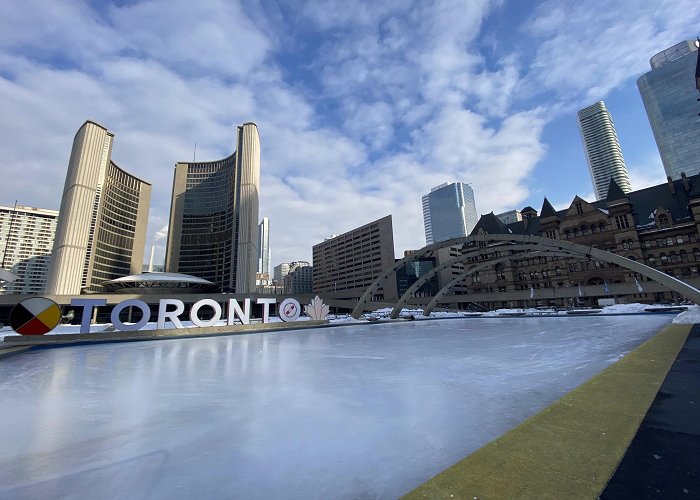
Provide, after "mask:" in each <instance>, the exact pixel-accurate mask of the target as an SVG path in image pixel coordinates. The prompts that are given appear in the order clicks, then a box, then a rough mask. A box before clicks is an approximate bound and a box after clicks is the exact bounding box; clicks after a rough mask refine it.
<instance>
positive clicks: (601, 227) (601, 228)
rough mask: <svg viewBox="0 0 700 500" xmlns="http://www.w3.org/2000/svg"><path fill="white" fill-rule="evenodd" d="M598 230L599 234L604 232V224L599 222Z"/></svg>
mask: <svg viewBox="0 0 700 500" xmlns="http://www.w3.org/2000/svg"><path fill="white" fill-rule="evenodd" d="M598 229H600V232H601V233H602V232H603V231H605V222H601V223H600V224H598Z"/></svg>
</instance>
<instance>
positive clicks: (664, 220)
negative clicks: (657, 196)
mask: <svg viewBox="0 0 700 500" xmlns="http://www.w3.org/2000/svg"><path fill="white" fill-rule="evenodd" d="M659 227H660V228H661V229H666V228H668V227H671V226H670V225H669V223H668V215H666V214H661V215H659Z"/></svg>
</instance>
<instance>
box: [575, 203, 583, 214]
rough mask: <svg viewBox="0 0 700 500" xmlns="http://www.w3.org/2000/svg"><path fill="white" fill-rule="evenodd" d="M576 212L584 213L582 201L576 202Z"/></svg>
mask: <svg viewBox="0 0 700 500" xmlns="http://www.w3.org/2000/svg"><path fill="white" fill-rule="evenodd" d="M576 213H577V214H582V213H583V207H582V206H581V204H580V203H577V204H576Z"/></svg>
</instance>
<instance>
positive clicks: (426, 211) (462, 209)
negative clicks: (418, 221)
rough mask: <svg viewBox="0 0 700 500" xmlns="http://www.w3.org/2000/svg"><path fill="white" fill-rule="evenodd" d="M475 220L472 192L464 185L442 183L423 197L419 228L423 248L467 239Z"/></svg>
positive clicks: (459, 183)
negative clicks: (454, 239)
mask: <svg viewBox="0 0 700 500" xmlns="http://www.w3.org/2000/svg"><path fill="white" fill-rule="evenodd" d="M476 221H477V217H476V204H475V203H474V191H473V190H472V188H471V187H469V185H468V184H463V183H461V182H453V183H450V184H448V183H444V184H441V185H439V186H436V187H434V188H433V189H431V190H430V193H428V194H426V195H425V196H423V225H424V227H425V242H426V244H427V245H430V244H432V243H437V242H439V241H445V240H449V239H451V238H457V237H459V236H468V235H469V233H470V232H471V231H472V229H474V226H475V225H476Z"/></svg>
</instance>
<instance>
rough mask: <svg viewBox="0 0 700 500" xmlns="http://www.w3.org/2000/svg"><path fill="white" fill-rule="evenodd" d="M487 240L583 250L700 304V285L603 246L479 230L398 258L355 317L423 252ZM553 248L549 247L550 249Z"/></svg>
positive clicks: (376, 282)
mask: <svg viewBox="0 0 700 500" xmlns="http://www.w3.org/2000/svg"><path fill="white" fill-rule="evenodd" d="M487 241H494V242H496V241H502V242H513V243H533V244H535V245H541V246H542V247H544V248H545V249H551V251H554V252H556V251H569V252H572V253H577V254H582V255H583V256H590V257H591V258H593V259H596V260H599V261H602V262H608V263H612V264H617V265H618V266H621V267H624V268H625V269H629V270H630V271H634V272H637V273H639V274H641V275H642V276H646V277H647V278H649V279H651V280H653V281H656V282H658V283H661V284H662V285H664V286H667V287H668V288H669V289H671V290H673V291H674V292H678V293H679V294H681V295H683V296H684V297H686V298H688V299H690V300H692V301H693V302H694V303H696V304H700V290H698V289H697V288H694V287H692V286H690V285H688V284H686V283H684V282H682V281H681V280H679V279H676V278H673V277H671V276H669V275H668V274H666V273H663V272H661V271H657V270H656V269H653V268H651V267H649V266H646V265H644V264H640V263H639V262H637V261H634V260H630V259H627V258H625V257H621V256H619V255H616V254H613V253H610V252H606V251H604V250H600V249H598V248H593V247H588V246H585V245H579V244H577V243H571V242H570V241H565V240H555V239H551V238H544V237H542V236H534V235H529V234H528V235H522V234H479V235H474V236H465V237H461V238H453V239H451V240H447V241H441V242H439V243H433V244H432V245H428V246H426V247H423V248H422V249H421V250H419V251H417V252H416V253H414V254H411V255H409V256H408V257H404V258H403V259H401V260H399V261H398V262H396V263H395V264H394V265H393V266H392V268H391V269H389V270H388V271H386V272H384V273H383V274H382V275H381V276H379V277H378V278H377V279H375V280H374V281H373V282H372V284H371V285H370V286H369V287H368V288H367V290H365V292H364V293H363V294H362V297H360V299H359V300H358V302H357V305H356V306H355V308H354V309H353V311H352V317H354V318H359V317H360V315H361V314H362V311H363V309H364V306H365V304H366V303H367V299H368V298H369V297H370V296H371V294H372V293H373V292H374V291H375V290H376V289H377V288H378V287H379V286H380V285H381V284H382V283H383V282H384V280H386V278H387V277H389V276H390V275H391V274H393V273H394V272H396V271H397V270H398V269H399V268H401V267H402V266H404V265H405V264H407V263H408V262H412V261H413V260H415V259H417V258H419V257H422V256H423V255H425V254H427V253H428V252H431V251H433V250H439V249H441V248H445V247H449V246H453V245H459V244H463V243H470V242H487ZM548 251H549V250H548Z"/></svg>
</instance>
